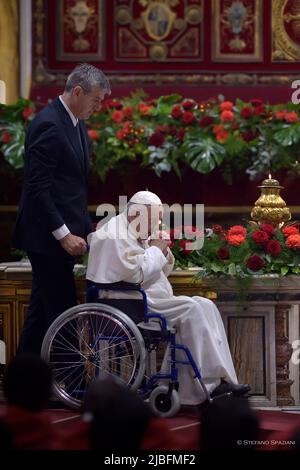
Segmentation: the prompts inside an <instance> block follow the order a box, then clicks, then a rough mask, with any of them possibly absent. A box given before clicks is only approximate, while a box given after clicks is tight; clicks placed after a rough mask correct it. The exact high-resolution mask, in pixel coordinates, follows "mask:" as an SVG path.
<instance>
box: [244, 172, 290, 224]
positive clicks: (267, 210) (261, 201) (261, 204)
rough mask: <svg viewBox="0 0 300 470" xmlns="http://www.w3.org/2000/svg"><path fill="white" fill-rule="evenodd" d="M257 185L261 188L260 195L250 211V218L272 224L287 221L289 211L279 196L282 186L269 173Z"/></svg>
mask: <svg viewBox="0 0 300 470" xmlns="http://www.w3.org/2000/svg"><path fill="white" fill-rule="evenodd" d="M258 187H259V188H260V189H261V195H260V197H259V198H258V199H257V201H256V202H255V205H254V207H253V209H252V211H251V217H252V219H253V220H255V221H256V222H263V223H269V224H274V225H279V224H282V223H284V222H287V221H289V220H290V219H291V211H290V209H289V208H288V207H287V205H286V203H285V202H284V200H283V199H282V197H281V196H280V190H281V189H283V186H280V184H279V182H278V181H277V180H275V179H272V177H271V175H269V178H268V179H265V180H264V181H263V182H262V184H261V186H258Z"/></svg>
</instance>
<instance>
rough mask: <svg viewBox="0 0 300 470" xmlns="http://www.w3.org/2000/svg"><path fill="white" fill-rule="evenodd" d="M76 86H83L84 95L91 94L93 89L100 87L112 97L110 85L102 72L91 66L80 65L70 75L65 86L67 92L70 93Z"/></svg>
mask: <svg viewBox="0 0 300 470" xmlns="http://www.w3.org/2000/svg"><path fill="white" fill-rule="evenodd" d="M75 86H81V88H82V89H83V91H84V93H90V91H91V90H92V88H94V87H100V88H102V89H103V90H104V92H105V93H106V94H108V95H110V93H111V90H110V84H109V81H108V78H107V77H106V76H105V75H104V73H103V72H102V70H100V69H98V68H97V67H94V66H93V65H90V64H79V65H77V67H75V69H74V70H72V72H71V73H70V75H69V76H68V78H67V82H66V85H65V91H66V92H70V91H71V90H72V88H74V87H75Z"/></svg>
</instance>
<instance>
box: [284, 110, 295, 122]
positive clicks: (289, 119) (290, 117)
mask: <svg viewBox="0 0 300 470" xmlns="http://www.w3.org/2000/svg"><path fill="white" fill-rule="evenodd" d="M284 118H285V120H286V122H297V121H298V114H297V113H296V112H295V111H291V112H290V113H286V115H285V117H284Z"/></svg>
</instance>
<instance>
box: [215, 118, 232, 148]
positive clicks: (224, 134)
mask: <svg viewBox="0 0 300 470" xmlns="http://www.w3.org/2000/svg"><path fill="white" fill-rule="evenodd" d="M228 112H229V111H228ZM229 135H230V134H229V132H228V131H225V130H223V131H220V132H217V134H216V139H217V141H218V142H220V143H221V144H224V142H226V140H227V139H228V137H229Z"/></svg>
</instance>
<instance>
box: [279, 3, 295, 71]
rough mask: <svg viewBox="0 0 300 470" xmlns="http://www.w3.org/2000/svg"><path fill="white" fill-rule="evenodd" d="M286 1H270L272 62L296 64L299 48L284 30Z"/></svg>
mask: <svg viewBox="0 0 300 470" xmlns="http://www.w3.org/2000/svg"><path fill="white" fill-rule="evenodd" d="M287 2H288V0H272V62H273V63H274V62H276V63H278V62H298V61H299V60H300V47H299V45H298V44H296V43H294V41H293V40H292V39H291V38H290V37H289V36H288V34H287V32H286V30H285V28H284V22H283V18H284V15H283V13H284V9H285V7H286V4H287Z"/></svg>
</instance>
